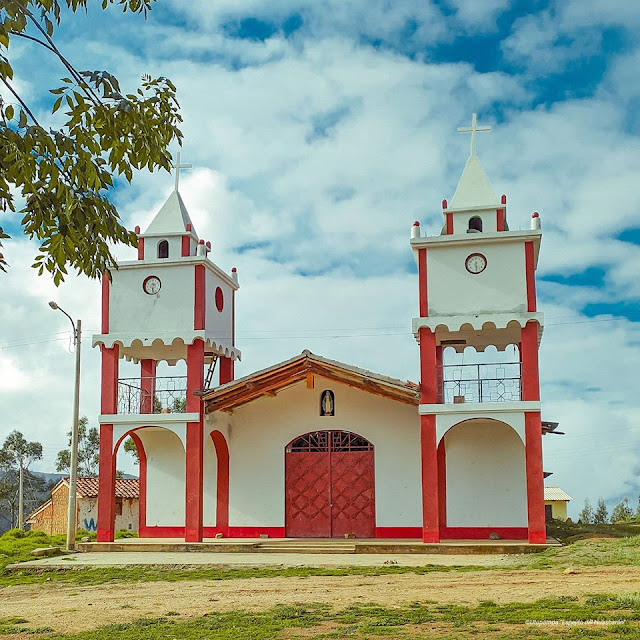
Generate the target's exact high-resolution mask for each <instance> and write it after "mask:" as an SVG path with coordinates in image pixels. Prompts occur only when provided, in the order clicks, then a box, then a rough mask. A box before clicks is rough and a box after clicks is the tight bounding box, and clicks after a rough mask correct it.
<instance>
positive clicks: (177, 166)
mask: <svg viewBox="0 0 640 640" xmlns="http://www.w3.org/2000/svg"><path fill="white" fill-rule="evenodd" d="M192 167H193V165H192V164H180V152H179V151H178V153H176V162H175V164H172V165H171V168H172V169H175V170H176V191H177V190H178V185H179V184H180V169H191V168H192Z"/></svg>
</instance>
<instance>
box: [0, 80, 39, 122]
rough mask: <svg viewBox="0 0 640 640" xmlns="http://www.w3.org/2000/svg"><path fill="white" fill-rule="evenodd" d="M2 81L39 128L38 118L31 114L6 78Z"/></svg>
mask: <svg viewBox="0 0 640 640" xmlns="http://www.w3.org/2000/svg"><path fill="white" fill-rule="evenodd" d="M0 80H2V82H3V84H4V85H5V86H6V87H7V89H9V91H11V93H12V94H13V96H14V97H15V99H16V100H17V101H18V102H19V103H20V106H21V107H22V109H23V110H24V111H25V113H27V114H28V116H29V117H30V118H31V119H32V120H33V122H34V124H35V125H36V126H38V127H39V126H40V123H39V122H38V121H37V120H36V117H35V116H34V115H33V113H31V109H29V107H28V106H27V105H26V103H25V101H24V100H23V99H22V98H21V97H20V96H19V95H18V94H17V93H16V92H15V91H14V89H13V87H12V86H11V85H10V84H9V83H8V82H7V80H6V79H5V78H3V77H2V76H0Z"/></svg>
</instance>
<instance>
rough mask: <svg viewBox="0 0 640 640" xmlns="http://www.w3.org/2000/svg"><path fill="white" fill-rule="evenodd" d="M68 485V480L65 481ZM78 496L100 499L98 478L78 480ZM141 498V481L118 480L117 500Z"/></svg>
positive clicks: (130, 479)
mask: <svg viewBox="0 0 640 640" xmlns="http://www.w3.org/2000/svg"><path fill="white" fill-rule="evenodd" d="M65 482H67V483H68V480H66V479H65ZM76 487H77V491H78V495H79V496H81V497H83V498H97V497H98V487H99V480H98V478H78V481H77V484H76ZM139 496H140V481H139V480H138V478H116V498H138V497H139Z"/></svg>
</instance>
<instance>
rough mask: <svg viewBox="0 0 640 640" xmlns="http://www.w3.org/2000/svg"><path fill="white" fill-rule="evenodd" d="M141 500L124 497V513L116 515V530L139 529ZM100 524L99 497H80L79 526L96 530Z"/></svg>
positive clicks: (88, 529)
mask: <svg viewBox="0 0 640 640" xmlns="http://www.w3.org/2000/svg"><path fill="white" fill-rule="evenodd" d="M138 512H139V500H138V499H137V498H135V499H134V498H123V499H122V515H119V516H116V531H118V530H119V529H127V530H128V531H138V523H139V520H138ZM97 525H98V498H80V499H79V500H78V527H79V528H80V529H86V530H87V531H96V529H97Z"/></svg>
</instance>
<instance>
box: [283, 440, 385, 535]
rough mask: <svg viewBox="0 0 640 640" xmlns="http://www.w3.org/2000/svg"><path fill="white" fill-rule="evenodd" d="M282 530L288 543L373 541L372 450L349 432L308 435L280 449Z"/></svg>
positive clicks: (366, 443)
mask: <svg viewBox="0 0 640 640" xmlns="http://www.w3.org/2000/svg"><path fill="white" fill-rule="evenodd" d="M285 524H286V535H287V536H288V537H290V538H332V537H333V538H343V537H344V536H345V535H346V534H350V535H354V536H355V537H357V538H373V537H375V531H376V514H375V469H374V451H373V445H372V444H371V443H370V442H369V441H368V440H367V439H366V438H363V437H362V436H359V435H358V434H356V433H351V432H349V431H313V432H311V433H306V434H305V435H303V436H299V437H298V438H295V439H294V440H292V441H291V442H290V443H289V444H288V445H287V446H286V447H285Z"/></svg>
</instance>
